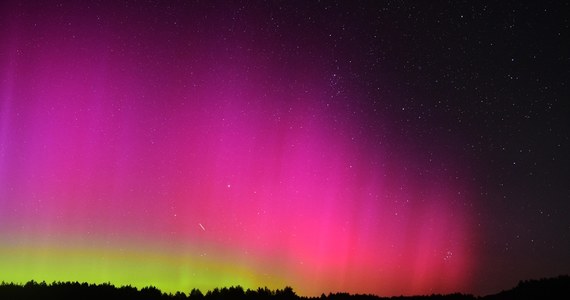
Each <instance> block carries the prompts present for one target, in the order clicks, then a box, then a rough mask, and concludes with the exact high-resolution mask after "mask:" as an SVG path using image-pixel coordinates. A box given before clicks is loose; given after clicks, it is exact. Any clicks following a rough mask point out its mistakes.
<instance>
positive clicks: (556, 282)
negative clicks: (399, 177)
mask: <svg viewBox="0 0 570 300" xmlns="http://www.w3.org/2000/svg"><path fill="white" fill-rule="evenodd" d="M2 296H8V297H10V296H11V298H10V299H28V298H33V299H52V298H51V297H54V298H53V299H55V297H57V299H60V300H61V299H68V298H75V297H85V296H88V299H102V298H104V299H206V300H208V299H284V300H285V299H308V300H310V299H369V300H374V299H379V300H380V299H456V300H458V299H488V300H500V299H519V300H520V299H536V298H537V297H541V298H542V299H545V298H547V299H565V297H568V296H570V276H568V275H560V276H557V277H552V278H541V279H531V280H521V281H519V283H518V284H517V285H516V286H513V287H512V288H509V289H505V290H501V291H499V292H497V293H493V294H489V295H471V294H464V293H459V292H456V293H449V294H437V293H433V294H425V295H392V296H386V295H374V294H349V293H344V292H329V293H324V292H323V293H322V294H321V295H320V296H317V297H315V296H303V295H297V294H296V292H295V290H294V289H293V288H292V287H289V286H286V287H283V288H281V289H276V290H270V289H268V288H267V287H258V288H257V289H249V288H248V289H244V288H243V287H241V286H239V285H238V286H231V287H221V288H215V289H213V290H208V291H201V290H200V289H197V288H193V289H191V290H190V291H186V292H185V291H177V292H175V293H164V292H162V291H160V289H157V288H156V287H154V286H147V287H142V288H136V287H133V286H131V285H126V286H114V285H113V284H112V283H102V284H89V283H85V282H83V283H80V282H53V283H46V282H45V281H42V282H36V281H34V280H31V281H28V282H27V283H25V284H17V283H6V282H1V283H0V297H2ZM83 299H86V298H83Z"/></svg>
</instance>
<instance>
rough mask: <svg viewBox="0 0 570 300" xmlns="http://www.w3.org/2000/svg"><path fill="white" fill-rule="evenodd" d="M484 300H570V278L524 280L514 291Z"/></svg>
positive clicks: (566, 276)
mask: <svg viewBox="0 0 570 300" xmlns="http://www.w3.org/2000/svg"><path fill="white" fill-rule="evenodd" d="M484 299H485V300H493V299H523V300H524V299H570V276H568V275H564V276H559V277H555V278H543V279H539V280H523V281H520V282H519V284H518V285H517V286H516V287H515V288H513V289H510V290H508V291H502V292H500V293H498V294H495V295H489V296H487V297H484Z"/></svg>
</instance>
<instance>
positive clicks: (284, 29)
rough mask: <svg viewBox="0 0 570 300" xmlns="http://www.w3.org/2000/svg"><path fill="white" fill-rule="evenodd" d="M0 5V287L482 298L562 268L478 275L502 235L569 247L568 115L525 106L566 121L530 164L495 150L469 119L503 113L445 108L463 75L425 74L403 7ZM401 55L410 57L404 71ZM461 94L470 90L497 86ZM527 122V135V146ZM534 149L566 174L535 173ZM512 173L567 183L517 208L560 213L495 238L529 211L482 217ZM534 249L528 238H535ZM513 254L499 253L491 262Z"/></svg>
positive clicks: (485, 120)
mask: <svg viewBox="0 0 570 300" xmlns="http://www.w3.org/2000/svg"><path fill="white" fill-rule="evenodd" d="M474 5H477V4H474ZM0 7H1V13H0V19H1V20H0V240H1V243H0V270H2V271H1V272H0V280H3V281H7V282H8V281H14V282H26V281H28V280H31V279H34V280H37V281H42V280H45V281H48V282H51V281H86V282H94V283H101V282H111V283H113V284H116V285H123V284H124V285H126V284H131V285H134V286H138V287H143V286H148V285H154V286H156V287H158V288H160V289H162V290H163V291H167V292H175V291H189V290H190V289H191V288H195V287H196V288H200V289H204V290H205V289H212V288H214V287H221V286H230V285H242V286H243V287H245V288H257V287H259V286H267V287H269V288H282V287H283V286H292V287H293V288H294V289H295V290H296V291H297V292H298V293H299V294H302V295H311V296H313V295H320V294H321V293H323V292H324V293H328V292H331V291H333V292H336V291H341V292H351V293H374V294H379V295H400V294H407V295H411V294H427V293H448V292H457V291H459V292H474V293H487V292H490V291H495V290H493V289H496V288H498V287H508V286H509V285H511V281H510V280H513V278H514V279H521V278H515V277H516V276H519V275H521V276H522V275H524V276H526V275H529V276H531V275H532V276H543V275H545V274H547V275H548V274H549V273H548V272H546V271H545V270H547V269H548V268H550V267H552V269H548V270H551V271H552V272H563V271H564V270H566V271H568V268H567V267H568V260H567V259H566V260H565V261H562V262H559V263H557V264H552V266H551V265H547V267H546V268H545V269H543V268H537V267H529V268H528V269H520V270H518V271H517V272H514V273H516V274H512V276H513V277H512V278H509V279H508V280H507V281H505V282H498V283H497V284H500V285H498V286H497V285H488V284H487V285H485V284H484V283H482V282H484V280H486V279H489V278H491V279H493V278H494V277H493V276H491V275H489V274H487V273H485V272H489V273H493V272H495V273H496V274H500V275H502V274H503V273H501V272H503V271H496V270H492V269H490V268H491V266H493V265H497V261H502V260H503V259H504V257H509V256H510V255H509V254H508V253H503V252H504V247H503V244H504V241H503V236H506V235H512V236H514V235H515V234H516V233H515V231H516V232H519V231H520V233H519V235H523V236H526V235H528V234H529V232H534V231H532V229H531V228H540V229H539V230H537V232H551V230H552V228H562V229H561V230H562V233H561V234H562V237H563V238H562V241H561V242H560V240H558V241H559V242H555V240H548V238H549V235H546V237H545V238H544V240H542V241H543V242H544V241H546V242H545V244H543V246H544V247H543V248H544V249H550V248H549V247H548V246H549V245H550V244H557V245H559V246H558V248H556V250H552V252H545V251H547V250H544V249H543V248H539V249H538V250H536V249H535V248H528V249H533V250H532V251H539V252H540V251H542V252H541V253H550V254H551V257H561V256H557V255H559V253H564V250H568V249H569V244H568V240H567V238H568V231H569V230H570V227H568V226H570V225H569V224H568V221H564V220H565V219H564V218H562V217H561V216H560V215H557V214H563V212H564V211H566V210H565V209H566V208H568V205H565V204H560V203H561V202H559V201H560V200H557V199H561V197H562V199H566V200H568V194H567V193H566V192H567V191H568V188H567V187H565V185H564V184H563V182H564V178H566V179H568V172H567V171H561V170H562V168H563V167H564V166H568V165H567V163H568V155H567V153H566V154H564V155H563V156H562V157H561V154H560V153H565V152H564V151H563V150H564V149H566V150H567V148H568V135H567V134H568V124H567V123H564V121H560V120H562V118H559V117H558V115H545V114H542V115H541V114H539V113H537V116H536V118H539V119H540V118H545V119H550V120H553V122H560V123H561V124H563V125H562V127H560V126H559V127H558V129H554V130H555V131H556V132H557V134H553V135H552V137H548V138H547V140H540V142H541V143H542V144H543V145H544V148H541V149H538V150H533V151H534V152H538V153H539V154H537V156H536V157H534V156H532V157H523V158H514V159H511V156H508V155H507V156H501V155H497V153H499V152H500V150H497V149H499V148H501V147H500V146H494V145H495V144H493V143H492V142H491V140H497V139H500V138H501V136H500V134H505V135H509V134H511V133H509V128H510V127H508V126H505V127H500V128H501V129H500V130H497V129H496V128H494V127H492V126H491V128H489V127H488V126H489V124H493V122H494V121H495V120H496V118H499V117H496V116H493V117H480V118H477V117H474V118H470V117H469V116H468V115H469V111H471V112H472V113H473V114H475V115H482V116H485V115H486V114H485V111H486V112H487V113H489V112H492V111H497V114H498V113H499V112H500V110H499V109H497V108H498V107H502V104H500V103H501V102H500V101H498V102H497V103H499V104H497V103H492V104H490V107H488V108H481V107H479V106H478V104H472V102H470V101H471V100H472V99H473V98H474V96H472V94H469V96H465V97H466V99H467V100H465V103H455V102H453V99H454V97H457V96H458V95H457V94H454V92H449V90H453V89H452V88H451V87H452V86H454V85H456V84H459V85H463V84H465V83H462V77H461V75H458V74H454V73H453V72H454V71H453V70H449V72H451V73H452V77H453V76H456V77H453V78H450V76H451V75H448V77H447V78H445V76H443V79H437V78H440V77H437V76H436V75H437V71H434V70H436V69H437V70H438V69H439V68H436V67H434V65H435V64H437V63H441V64H443V62H444V61H446V60H449V58H448V57H447V55H444V54H440V55H441V57H442V58H440V60H438V58H437V57H436V58H434V57H433V55H432V54H433V53H437V51H436V50H434V49H435V48H431V50H430V48H429V47H428V48H426V49H423V50H422V52H419V51H417V49H415V48H414V49H411V50H410V51H408V50H405V48H406V47H409V46H410V44H409V43H408V42H406V39H410V41H413V34H412V35H411V36H412V38H411V37H410V33H409V32H407V30H409V28H416V27H414V26H416V25H417V24H416V23H413V22H412V21H410V22H412V23H411V25H410V24H408V25H405V22H404V21H403V20H405V18H404V16H406V15H407V14H408V13H411V12H417V11H419V10H418V9H417V8H410V7H407V8H406V7H399V6H398V7H395V6H393V5H390V4H386V3H384V4H375V5H373V4H371V3H365V2H358V3H356V4H348V3H347V4H344V6H343V5H340V6H339V5H338V4H335V5H333V4H330V5H329V4H324V3H319V2H310V3H305V2H300V3H282V2H278V1H276V2H244V3H241V2H232V3H225V2H216V1H214V2H208V1H205V2H198V1H196V2H194V1H180V2H169V1H164V2H161V1H150V2H142V1H141V2H136V1H135V2H126V1H125V2H121V3H115V2H109V3H105V2H103V3H101V2H88V3H84V2H73V1H70V2H67V1H64V2H54V3H44V4H37V3H35V2H34V1H30V2H19V1H14V2H11V1H7V2H5V3H3V4H2V5H1V6H0ZM376 9H377V10H376ZM384 9H388V10H393V11H395V13H391V14H385V15H381V14H380V13H379V11H383V10H384ZM458 9H459V8H458ZM476 9H480V7H476ZM497 10H500V9H499V8H497ZM454 13H455V11H454V10H449V11H446V13H445V14H446V16H445V17H449V16H448V15H452V14H454ZM445 17H444V19H445ZM378 20H380V21H378ZM378 22H379V23H378ZM403 22H404V23H403ZM415 22H418V21H417V20H416V21H415ZM567 23H568V21H567V19H566V24H567ZM402 24H404V25H402ZM400 26H401V27H400ZM414 30H417V28H416V29H414ZM483 30H484V29H483ZM449 32H451V33H450V36H452V33H453V32H452V31H449ZM401 36H404V37H407V38H406V39H403V38H400V37H401ZM447 38H448V39H452V37H449V36H448V37H447ZM434 45H435V43H434ZM434 45H432V46H431V47H435V46H434ZM428 46H429V45H428ZM530 48H532V47H530ZM412 50H413V51H412ZM529 51H530V50H529ZM545 51H548V49H547V50H545ZM410 52H413V53H414V55H418V57H422V58H423V59H424V61H423V62H418V64H419V65H417V66H416V65H413V58H410V57H408V56H406V55H407V54H406V53H410ZM496 55H497V56H499V54H496ZM412 57H413V56H412ZM428 58H430V59H431V62H430V60H428ZM410 61H412V62H410ZM566 62H567V61H566ZM411 65H413V70H415V71H410V66H411ZM475 65H477V64H475ZM471 67H472V68H476V67H474V66H471ZM442 69H445V68H442ZM471 71H473V72H475V71H474V70H471ZM410 72H412V73H414V72H415V73H417V74H415V75H410ZM424 72H425V73H424ZM489 72H491V71H489ZM493 72H494V71H493ZM536 72H538V73H540V72H542V71H540V70H539V71H536ZM540 74H542V73H540ZM564 74H566V75H568V72H567V70H566V72H565V73H564ZM440 75H441V74H440ZM521 76H522V75H521ZM544 76H545V77H548V76H547V75H544ZM428 77H429V79H426V78H428ZM491 78H492V77H491ZM567 79H568V77H567V76H566V80H567ZM426 80H427V81H429V82H432V85H434V86H436V87H432V88H429V87H427V86H429V85H426ZM489 80H490V79H489ZM472 81H473V82H470V83H469V84H470V85H475V86H477V87H480V89H479V90H478V91H479V92H477V93H482V94H485V93H491V92H492V91H494V89H493V88H492V86H491V87H490V85H486V84H482V83H481V82H479V81H477V80H476V79H472ZM434 82H435V83H434ZM458 82H459V83H458ZM469 84H468V85H469ZM442 86H443V87H442ZM529 89H530V88H529ZM454 91H455V90H454ZM558 91H559V88H557V86H556V85H554V86H553V87H552V88H551V90H550V91H547V93H556V92H558ZM477 93H475V94H477ZM501 93H502V94H503V95H504V94H508V93H507V92H504V91H502V92H501ZM529 93H532V92H529ZM566 94H567V87H566ZM549 95H550V96H552V94H547V95H546V96H544V98H548V97H549ZM479 96H480V95H479V94H477V97H479ZM442 101H443V103H442ZM446 101H448V102H446ZM459 101H461V100H459ZM545 101H546V100H545ZM473 103H475V102H474V101H473ZM477 103H478V102H477ZM522 105H525V104H524V101H523V104H522ZM540 105H542V104H540V103H539V104H536V105H535V106H540ZM551 105H554V106H556V105H558V104H557V103H554V104H551ZM474 107H476V108H477V110H475V109H473V108H474ZM566 108H567V107H566ZM507 109H508V108H507ZM535 110H540V108H535ZM549 111H550V110H549ZM551 111H552V112H551V113H552V114H553V113H561V114H563V113H564V111H565V110H564V108H563V109H558V110H556V109H554V110H551ZM466 112H467V113H466ZM517 114H523V113H522V112H521V111H515V112H512V113H511V115H517ZM553 116H554V117H553ZM533 117H534V116H533ZM462 118H463V119H462ZM477 120H479V121H477ZM477 122H480V123H477ZM512 122H514V121H512ZM465 123H467V124H469V125H464V124H465ZM473 124H475V125H473ZM511 124H515V123H511ZM564 124H565V125H564ZM497 126H498V125H497ZM513 126H514V125H513ZM483 127H485V128H486V129H485V130H482V129H481V128H483ZM497 128H499V127H497ZM536 130H537V131H536V132H537V133H534V132H532V131H531V132H526V133H525V134H526V135H527V136H530V137H534V136H540V134H541V133H539V132H542V131H540V129H536ZM505 132H506V133H505ZM512 132H515V131H514V130H513V131H512ZM513 136H514V138H513ZM564 136H565V138H564ZM484 137H485V138H487V139H488V140H487V142H482V141H481V139H483V138H484ZM509 137H511V139H508V138H507V139H504V140H506V141H509V140H510V141H512V142H511V144H508V145H509V146H505V145H506V144H505V145H503V147H502V148H503V150H504V147H507V148H513V149H515V150H513V151H518V150H519V148H520V147H519V146H521V145H523V144H524V141H518V140H517V137H518V135H516V134H514V135H513V134H511V135H510V136H509ZM545 139H546V138H545ZM474 141H478V144H477V143H475V142H474ZM545 141H546V142H545ZM537 144H538V142H537ZM550 144H556V145H558V148H556V150H555V151H559V152H552V151H551V148H548V147H550ZM493 147H497V149H495V148H493ZM553 147H554V146H553ZM466 149H467V150H466ZM478 149H483V150H481V151H486V152H484V154H480V153H481V152H477V151H478ZM524 149H525V150H524V151H527V148H524ZM552 149H554V148H552ZM553 151H554V150H553ZM534 152H533V153H534ZM521 153H522V150H521ZM525 153H526V152H525ZM529 153H530V151H529ZM545 153H548V154H549V155H550V153H554V154H553V156H556V157H557V159H558V160H557V162H560V164H561V165H560V164H557V165H556V166H558V167H552V166H551V165H550V163H549V162H548V161H547V162H543V159H542V158H541V157H542V155H543V154H544V157H547V155H546V154H545ZM517 155H518V154H517ZM538 155H540V157H539V156H538ZM547 159H550V156H548V157H547ZM513 160H515V161H517V162H518V163H519V165H523V166H521V168H522V167H524V166H527V167H528V168H531V167H533V162H534V168H535V169H533V170H534V173H535V174H537V175H540V174H543V173H544V174H547V175H544V176H547V177H542V179H541V180H538V181H537V180H534V181H532V179H531V181H530V182H532V183H528V184H526V186H532V187H533V188H535V189H536V190H537V191H538V190H540V189H539V188H540V187H542V184H543V183H544V182H546V179H551V178H552V177H553V176H554V175H560V174H562V177H560V176H559V177H557V178H558V180H559V181H556V180H554V181H552V180H550V181H549V182H550V189H549V190H548V191H549V192H548V193H550V195H551V196H552V197H551V199H552V200H549V201H550V202H549V201H547V202H544V201H542V200H540V201H542V202H540V201H539V200H535V199H530V200H529V199H527V200H525V199H524V197H523V198H520V199H519V201H521V202H522V203H524V206H528V207H532V206H533V205H535V204H536V203H543V206H544V207H542V208H540V209H541V210H542V213H544V212H546V213H549V214H551V215H553V216H554V218H558V219H557V221H554V222H551V223H547V225H544V226H545V227H544V226H543V225H536V223H528V225H525V224H527V223H521V224H522V225H520V226H522V229H523V230H520V229H521V228H518V227H517V228H515V229H513V228H510V226H512V224H515V223H517V222H513V223H509V224H511V225H509V224H507V225H505V226H499V227H496V225H495V222H497V220H501V219H502V220H511V219H515V220H523V219H525V218H524V216H525V215H524V214H521V215H518V214H514V215H512V216H513V217H512V218H511V217H510V216H511V215H510V214H509V213H508V212H506V213H505V212H500V211H501V210H505V209H506V208H505V207H506V206H508V204H505V203H511V202H500V203H501V204H497V205H499V206H494V205H495V204H490V203H495V202H498V201H499V200H495V198H493V197H496V198H497V199H506V198H501V195H502V194H501V192H500V191H499V189H498V188H497V186H501V185H502V186H504V185H505V184H507V185H509V186H508V188H509V189H513V190H514V188H515V187H516V186H525V184H521V181H518V178H519V177H516V176H514V175H513V176H511V177H508V178H510V179H512V180H510V181H509V179H506V180H504V181H500V180H498V181H496V182H495V181H493V180H494V179H496V178H494V177H493V176H497V177H499V175H498V174H503V173H508V172H507V171H505V169H504V166H507V167H509V166H511V165H512V164H513V162H512V161H513ZM497 161H498V162H497ZM537 163H538V166H537ZM515 164H516V162H515ZM494 167H497V170H499V168H502V169H501V170H502V171H500V172H503V173H500V172H499V171H497V172H498V173H493V171H491V170H494V169H493V168H494ZM553 168H554V169H553ZM558 168H560V169H558ZM547 171H548V172H547ZM522 173H524V174H527V173H528V172H527V173H525V172H522ZM489 174H491V175H489ZM509 174H510V173H509ZM517 174H518V173H517ZM553 174H554V175H553ZM489 176H491V177H489ZM517 176H518V175H517ZM564 176H566V177H564ZM509 182H511V183H509ZM502 186H501V187H502ZM511 191H512V190H511ZM512 193H514V192H510V194H512ZM506 194H508V193H506ZM530 194H532V195H534V194H533V193H530ZM529 197H530V196H529ZM557 197H558V198H557ZM500 201H503V200H500ZM525 201H526V202H525ZM512 203H518V202H512ZM529 203H530V204H529ZM501 205H502V206H501ZM515 205H518V204H513V206H515ZM517 207H518V206H517ZM557 207H558V208H559V209H555V208H557ZM560 208H561V209H560ZM566 212H567V211H566ZM535 222H538V221H535ZM504 224H506V223H504ZM536 226H538V227H536ZM541 226H543V227H541ZM564 226H566V227H564ZM497 228H499V229H497ZM505 228H506V229H505ZM525 229H526V231H525ZM564 230H565V231H564ZM525 234H526V235H525ZM536 236H537V237H534V239H533V243H534V241H535V240H537V241H539V240H540V237H538V236H542V237H544V236H545V235H539V234H538V233H537V234H536ZM564 237H566V239H564ZM530 239H531V238H528V240H530ZM508 243H509V242H507V244H508ZM513 243H514V242H511V244H513ZM497 244H500V246H497ZM514 244H515V245H516V243H514ZM519 246H520V245H519ZM513 247H515V246H513ZM499 248H500V249H501V251H498V250H497V249H499ZM507 248H508V246H507ZM521 249H522V248H521ZM525 249H527V248H525ZM497 251H498V252H497ZM507 251H508V249H507ZM520 251H522V252H519V253H527V252H525V250H520ZM529 251H531V250H529ZM499 252H500V253H499ZM493 253H494V254H493ZM522 257H524V258H522ZM519 259H520V260H519ZM526 259H527V257H525V256H524V255H521V257H519V256H516V255H515V256H512V257H511V260H510V261H508V263H505V265H508V266H516V265H517V264H518V263H519V262H520V261H523V260H524V261H526ZM554 265H556V266H554ZM557 268H558V269H557ZM485 269H487V270H485ZM549 275H558V274H549ZM497 276H498V275H497ZM493 284H495V283H493Z"/></svg>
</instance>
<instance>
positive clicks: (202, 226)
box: [198, 223, 206, 231]
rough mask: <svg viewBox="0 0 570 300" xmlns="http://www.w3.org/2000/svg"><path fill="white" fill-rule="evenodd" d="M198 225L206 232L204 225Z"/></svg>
mask: <svg viewBox="0 0 570 300" xmlns="http://www.w3.org/2000/svg"><path fill="white" fill-rule="evenodd" d="M198 225H200V228H202V230H204V231H206V228H204V225H202V223H198Z"/></svg>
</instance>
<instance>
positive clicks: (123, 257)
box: [0, 239, 288, 293]
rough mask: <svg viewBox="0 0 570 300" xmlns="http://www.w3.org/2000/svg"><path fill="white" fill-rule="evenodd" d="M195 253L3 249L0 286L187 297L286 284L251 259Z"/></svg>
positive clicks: (133, 247) (89, 246) (124, 247)
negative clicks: (65, 286)
mask: <svg viewBox="0 0 570 300" xmlns="http://www.w3.org/2000/svg"><path fill="white" fill-rule="evenodd" d="M182 248H183V249H184V250H181V249H182ZM200 250H201V251H198V249H193V248H192V247H189V246H187V245H186V246H184V247H181V248H179V249H174V248H172V247H169V246H163V245H156V246H152V247H149V246H148V245H146V246H144V247H142V246H141V244H139V243H118V244H117V243H115V244H113V245H112V246H111V245H109V244H106V243H102V242H93V241H90V242H89V243H86V242H85V241H80V240H73V239H65V240H59V241H57V242H55V243H54V242H50V243H46V242H45V241H44V242H41V241H25V242H21V243H18V244H4V245H1V246H0V269H1V270H9V272H3V273H2V274H1V275H0V281H4V282H13V283H18V284H24V283H26V282H28V281H30V280H34V281H37V282H42V281H45V282H47V283H51V282H67V281H70V282H76V281H77V282H88V283H95V284H101V283H111V284H113V285H115V286H126V285H130V286H133V287H136V288H139V289H140V288H143V287H147V286H154V287H156V288H158V289H160V290H161V291H162V292H165V293H175V292H178V291H180V292H185V293H188V292H189V291H190V290H191V289H193V288H198V289H200V290H201V291H203V292H205V291H207V290H212V289H214V288H221V287H229V286H238V285H239V286H242V287H243V288H244V289H247V288H250V289H256V288H258V287H260V286H267V287H268V288H270V289H276V288H283V287H284V286H286V285H288V284H287V283H286V280H285V279H284V278H275V277H272V276H274V275H275V272H274V271H273V272H271V273H269V272H268V271H269V270H267V272H266V271H264V270H262V269H260V267H259V265H257V264H255V263H254V262H253V260H251V259H247V258H244V257H237V256H233V257H230V256H228V253H225V252H224V251H220V250H219V249H215V248H214V247H212V248H209V249H203V247H202V249H200ZM275 267H277V266H275Z"/></svg>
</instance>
